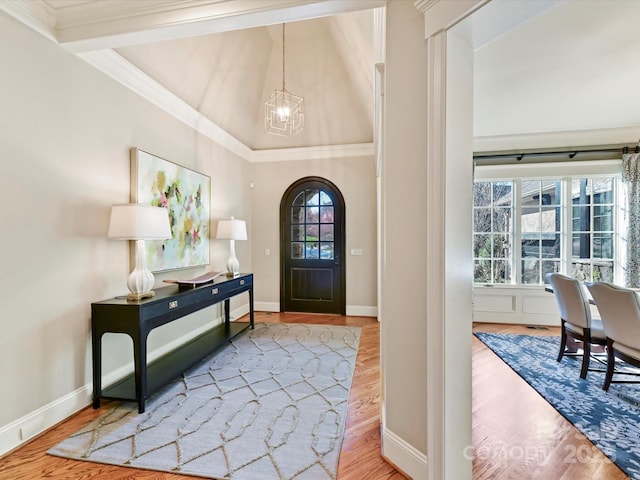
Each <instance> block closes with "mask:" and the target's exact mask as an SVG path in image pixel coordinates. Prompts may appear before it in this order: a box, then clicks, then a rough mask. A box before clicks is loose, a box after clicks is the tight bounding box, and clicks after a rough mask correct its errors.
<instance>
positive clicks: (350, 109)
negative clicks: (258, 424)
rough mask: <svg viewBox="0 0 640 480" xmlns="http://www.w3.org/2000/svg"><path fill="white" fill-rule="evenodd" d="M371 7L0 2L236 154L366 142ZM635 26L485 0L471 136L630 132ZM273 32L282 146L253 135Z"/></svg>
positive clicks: (527, 3)
mask: <svg viewBox="0 0 640 480" xmlns="http://www.w3.org/2000/svg"><path fill="white" fill-rule="evenodd" d="M384 3H385V1H384V0H179V1H176V0H136V1H135V2H133V1H123V0H101V1H96V0H33V1H30V2H0V10H5V11H6V12H7V13H9V14H11V15H13V16H14V17H16V18H18V19H20V20H22V21H24V22H25V23H27V24H28V25H29V26H31V27H32V28H34V29H36V30H37V31H39V32H40V33H42V34H43V35H45V36H47V37H49V38H51V39H52V40H54V41H56V42H58V43H60V44H61V45H62V46H64V47H65V48H67V49H69V50H71V51H73V52H76V53H78V54H80V55H81V56H82V57H83V58H85V59H87V61H90V62H91V63H93V64H94V65H96V66H98V67H99V68H102V69H103V70H105V71H107V70H108V69H109V68H111V69H112V70H116V72H117V73H113V71H111V72H109V74H111V75H112V76H114V77H118V76H122V73H123V71H125V70H126V71H127V72H126V73H127V75H130V76H131V75H132V76H133V77H134V78H135V81H136V82H138V83H143V84H144V85H145V88H147V87H148V85H149V84H150V83H154V84H157V85H158V87H157V92H161V94H159V93H157V92H156V93H155V94H153V95H151V94H149V95H147V98H150V99H152V101H155V99H156V98H157V97H158V96H160V95H161V96H166V95H164V93H162V92H164V90H163V88H164V89H166V90H167V91H168V92H171V94H172V95H173V96H174V97H175V100H174V101H173V102H174V103H173V104H174V105H175V104H176V102H178V103H177V104H178V105H179V106H180V107H181V108H182V107H184V108H182V110H183V111H187V110H188V113H184V115H183V116H187V117H189V118H191V119H193V118H195V119H194V120H191V121H192V122H193V124H194V125H198V128H200V127H199V126H200V125H201V124H202V123H203V120H206V122H210V125H209V126H208V127H207V129H208V130H207V131H213V132H214V134H215V135H216V136H217V137H216V138H218V137H220V138H223V139H226V140H225V141H226V142H227V143H228V144H230V145H232V147H230V148H231V149H232V150H233V149H235V150H234V151H237V152H240V154H241V155H242V154H243V153H242V152H250V153H254V152H257V151H261V150H264V151H270V150H273V149H284V148H291V147H309V146H312V147H317V146H335V145H347V146H349V145H351V146H353V145H354V144H355V145H362V144H366V145H370V144H371V142H372V141H373V127H372V125H373V72H374V62H375V60H374V56H375V52H374V49H375V39H374V36H375V32H374V13H373V10H372V8H374V7H378V6H382V5H384ZM636 19H640V1H629V0H589V1H581V0H536V1H532V0H493V1H492V2H490V3H489V4H488V5H487V6H485V7H483V8H482V9H480V10H479V11H478V12H477V13H476V14H474V15H473V16H472V17H471V18H470V20H469V21H468V22H467V27H468V28H469V29H470V31H471V34H470V35H471V38H472V41H473V42H474V45H475V47H476V54H475V67H474V68H475V73H474V89H475V91H474V98H475V103H474V136H475V137H476V138H489V137H495V136H509V135H526V134H540V133H544V132H551V131H555V132H558V131H559V132H571V131H578V130H593V129H612V128H626V129H627V130H626V132H629V131H632V132H634V131H635V129H636V128H638V131H639V132H640V128H639V127H640V105H639V104H638V103H640V95H636V94H635V88H634V87H636V86H637V85H639V84H640V65H638V64H637V62H636V58H637V56H638V55H637V54H638V52H640V36H638V35H637V34H635V32H634V24H635V23H636V22H635V21H634V20H636ZM282 21H286V22H287V40H286V65H287V70H286V71H287V74H286V84H287V90H289V91H290V92H291V93H294V94H296V95H301V96H304V97H305V104H306V105H305V107H306V115H305V130H304V132H303V133H302V134H300V135H298V136H296V137H293V138H283V137H275V136H271V135H267V134H265V133H264V121H263V115H264V113H263V103H264V100H265V99H266V98H267V97H268V96H269V95H270V94H271V93H272V91H273V90H275V89H276V88H280V87H281V84H282V63H281V61H282V58H281V54H282V51H281V48H282V45H281V26H280V23H281V22H282ZM114 65H116V67H117V68H115V69H114V68H113V66H114ZM131 72H134V73H133V74H132V73H131ZM121 81H122V80H121ZM123 83H125V82H123ZM134 83H135V82H134ZM132 88H134V87H132ZM138 90H140V91H141V90H142V89H138ZM163 101H164V100H163ZM179 102H182V103H179ZM182 104H184V105H182ZM637 137H640V133H638V135H637ZM244 156H245V157H246V155H244Z"/></svg>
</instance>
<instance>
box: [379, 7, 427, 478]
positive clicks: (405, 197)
mask: <svg viewBox="0 0 640 480" xmlns="http://www.w3.org/2000/svg"><path fill="white" fill-rule="evenodd" d="M386 20H387V24H386V33H387V44H386V64H385V96H384V101H385V107H384V108H385V126H384V156H383V165H382V190H383V191H382V212H383V216H384V225H385V232H384V239H385V240H384V241H385V244H384V245H383V251H384V253H383V263H382V265H381V269H382V272H381V278H382V289H381V290H382V299H381V305H382V312H381V315H380V316H381V322H382V324H381V336H382V340H383V341H382V346H381V352H380V353H381V356H382V365H383V375H384V390H383V397H384V404H385V410H384V411H385V418H384V420H383V422H384V430H385V431H384V435H385V439H386V441H385V443H384V445H383V448H384V453H385V454H386V455H387V456H390V457H391V460H392V461H394V458H393V456H392V455H393V453H392V450H391V449H392V447H395V446H396V445H394V444H393V442H392V441H390V439H397V441H396V442H395V443H397V444H398V445H397V446H398V449H399V450H401V449H406V448H408V446H411V448H412V449H415V451H416V452H417V453H416V454H417V456H418V457H420V458H421V459H422V457H425V458H426V452H427V427H428V425H427V418H426V402H427V379H426V364H427V352H426V328H427V327H426V323H427V312H426V310H427V294H426V277H427V274H426V271H427V267H428V266H427V262H426V245H427V221H426V211H425V209H426V206H427V151H426V130H427V119H426V114H425V112H426V108H427V104H426V88H425V85H426V82H427V81H426V74H427V68H426V59H427V54H426V48H425V44H424V18H423V16H422V14H421V13H420V12H419V11H418V10H416V9H415V8H414V6H413V2H401V1H395V2H390V3H389V4H388V6H387V18H386ZM418 463H420V461H419V462H418ZM396 464H399V463H396ZM399 465H400V466H401V468H402V467H404V465H402V464H399ZM404 468H405V469H406V468H407V467H404ZM407 473H411V472H407Z"/></svg>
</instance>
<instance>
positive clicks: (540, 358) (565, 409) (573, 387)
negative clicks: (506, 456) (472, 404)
mask: <svg viewBox="0 0 640 480" xmlns="http://www.w3.org/2000/svg"><path fill="white" fill-rule="evenodd" d="M475 336H476V337H478V339H480V340H481V341H482V342H483V343H484V344H485V345H487V346H488V347H489V348H490V349H491V350H493V352H494V353H495V354H496V355H498V357H500V358H501V359H502V360H503V361H504V362H505V363H506V364H507V365H509V367H511V368H512V369H513V370H514V371H515V372H516V373H517V374H518V375H520V376H521V377H522V378H523V379H524V380H525V381H526V382H527V383H528V384H529V385H531V386H532V387H533V388H534V389H535V390H536V391H537V392H538V393H539V394H540V395H541V396H542V397H543V398H544V399H545V400H546V401H547V402H549V403H550V404H551V406H553V407H554V408H555V409H556V410H557V411H558V412H559V413H560V414H561V415H563V416H564V417H565V418H566V419H567V420H568V421H569V422H571V423H572V424H573V425H574V426H575V427H576V428H578V430H580V431H581V432H582V433H583V434H584V435H585V436H586V437H587V438H588V439H589V440H590V441H591V442H592V443H593V444H594V445H595V446H596V447H597V448H598V449H600V450H601V451H602V452H603V453H604V454H605V455H606V456H607V457H609V459H611V461H612V462H614V463H615V464H616V465H618V467H620V469H621V470H622V471H624V472H625V473H626V474H627V475H628V476H629V477H630V478H632V479H636V480H640V384H635V385H633V384H615V383H612V384H611V387H610V388H609V390H608V391H607V392H605V391H604V390H602V383H603V380H604V373H600V372H592V371H590V372H589V373H588V374H587V378H586V379H584V380H583V379H581V378H580V364H581V360H582V357H566V356H565V357H564V358H563V359H562V361H561V362H560V363H558V362H556V355H557V353H558V349H559V347H560V338H559V337H554V336H535V335H509V334H494V333H480V332H478V333H475ZM592 363H593V362H592ZM622 368H623V369H624V368H625V367H624V366H622ZM619 370H620V369H619V368H618V367H616V371H619ZM615 378H618V379H622V378H623V377H621V376H616V377H615ZM636 379H637V377H636Z"/></svg>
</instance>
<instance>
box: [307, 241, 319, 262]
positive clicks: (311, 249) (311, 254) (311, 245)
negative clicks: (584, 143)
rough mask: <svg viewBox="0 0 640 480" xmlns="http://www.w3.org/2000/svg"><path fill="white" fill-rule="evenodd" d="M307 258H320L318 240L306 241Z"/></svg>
mask: <svg viewBox="0 0 640 480" xmlns="http://www.w3.org/2000/svg"><path fill="white" fill-rule="evenodd" d="M305 258H319V252H318V242H305Z"/></svg>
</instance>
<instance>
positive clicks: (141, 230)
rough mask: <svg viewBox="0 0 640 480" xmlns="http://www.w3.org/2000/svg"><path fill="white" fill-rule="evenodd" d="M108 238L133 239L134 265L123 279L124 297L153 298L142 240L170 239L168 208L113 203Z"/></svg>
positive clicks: (150, 276) (151, 282) (151, 278)
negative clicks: (126, 293) (127, 291)
mask: <svg viewBox="0 0 640 480" xmlns="http://www.w3.org/2000/svg"><path fill="white" fill-rule="evenodd" d="M108 236H109V238H113V239H116V240H135V242H136V265H135V268H134V269H133V271H132V272H131V274H130V275H129V280H128V281H127V287H129V291H130V292H131V293H130V294H129V295H127V300H133V301H139V300H141V299H143V298H148V297H153V296H154V295H155V293H154V292H153V290H151V289H152V288H153V284H154V279H153V274H152V273H151V272H150V271H149V269H148V268H147V262H146V258H145V248H144V245H145V243H144V242H145V240H166V239H168V238H171V237H172V235H171V225H169V211H168V210H167V209H166V208H161V207H153V206H150V205H142V204H137V203H127V204H122V205H113V206H112V207H111V220H110V222H109V234H108Z"/></svg>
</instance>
